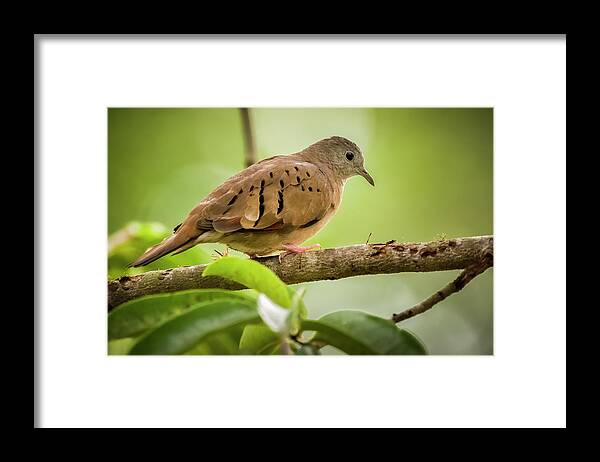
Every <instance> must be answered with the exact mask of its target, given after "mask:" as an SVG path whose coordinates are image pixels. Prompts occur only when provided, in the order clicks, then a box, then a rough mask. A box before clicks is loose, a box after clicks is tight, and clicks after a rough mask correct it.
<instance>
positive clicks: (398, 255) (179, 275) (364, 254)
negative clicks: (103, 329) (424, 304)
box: [108, 236, 493, 311]
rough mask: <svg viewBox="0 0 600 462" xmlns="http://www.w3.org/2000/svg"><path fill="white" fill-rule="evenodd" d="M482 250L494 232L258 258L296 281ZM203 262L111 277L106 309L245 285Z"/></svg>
mask: <svg viewBox="0 0 600 462" xmlns="http://www.w3.org/2000/svg"><path fill="white" fill-rule="evenodd" d="M482 252H487V253H488V254H490V255H491V254H492V253H493V237H492V236H477V237H462V238H454V239H443V240H437V241H431V242H421V243H396V242H395V241H390V242H387V243H385V244H361V245H353V246H348V247H338V248H333V249H324V250H320V251H315V252H307V253H303V254H297V255H289V256H287V257H285V258H284V259H283V261H282V262H281V263H280V262H279V260H278V258H277V256H274V257H265V258H260V259H259V260H258V261H259V262H260V263H262V264H264V265H265V266H266V267H268V268H270V269H271V270H273V271H274V272H275V273H276V274H277V275H278V276H279V277H280V278H281V279H282V280H283V281H284V282H285V283H287V284H298V283H301V282H311V281H319V280H326V279H329V280H333V279H342V278H347V277H351V276H360V275H366V274H389V273H403V272H425V271H446V270H456V269H464V268H468V267H469V266H470V265H473V264H477V263H480V262H481V258H482V257H481V256H482ZM490 264H491V260H490ZM205 267H206V265H198V266H184V267H180V268H173V269H168V270H158V271H149V272H147V273H142V274H139V275H136V276H123V277H121V278H119V279H115V280H113V281H110V282H109V283H108V309H109V311H110V310H111V309H113V308H114V307H116V306H118V305H120V304H121V303H124V302H126V301H129V300H133V299H134V298H138V297H142V296H144V295H151V294H158V293H164V292H175V291H179V290H187V289H201V288H203V289H206V288H221V289H231V290H239V289H243V288H244V287H243V286H241V285H240V284H237V283H235V282H232V281H230V280H227V279H223V278H220V277H216V276H208V277H202V272H203V271H204V268H205ZM473 277H474V276H473ZM459 279H460V276H459ZM469 280H470V279H469ZM469 280H467V281H466V282H468V281H469ZM466 282H465V283H464V284H466ZM464 284H463V286H464ZM450 293H451V292H450ZM448 295H449V294H448ZM446 296H447V295H446ZM438 301H439V300H438Z"/></svg>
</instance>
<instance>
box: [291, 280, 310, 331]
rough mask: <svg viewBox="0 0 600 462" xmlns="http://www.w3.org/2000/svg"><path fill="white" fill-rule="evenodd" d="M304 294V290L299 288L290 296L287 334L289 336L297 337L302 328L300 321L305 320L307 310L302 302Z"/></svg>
mask: <svg viewBox="0 0 600 462" xmlns="http://www.w3.org/2000/svg"><path fill="white" fill-rule="evenodd" d="M304 292H306V289H304V288H300V289H298V290H297V291H295V292H293V294H292V307H291V309H290V311H291V312H290V316H289V318H288V326H289V333H290V334H291V335H298V333H299V332H300V328H301V327H302V320H303V319H306V317H307V315H308V310H307V309H306V305H305V304H304V300H303V297H304Z"/></svg>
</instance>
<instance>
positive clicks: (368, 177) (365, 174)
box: [358, 168, 375, 186]
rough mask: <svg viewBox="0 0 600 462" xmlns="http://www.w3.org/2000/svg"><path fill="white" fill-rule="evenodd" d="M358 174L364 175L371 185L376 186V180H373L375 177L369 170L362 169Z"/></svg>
mask: <svg viewBox="0 0 600 462" xmlns="http://www.w3.org/2000/svg"><path fill="white" fill-rule="evenodd" d="M358 174H359V175H360V176H362V177H363V178H364V179H365V180H367V181H368V182H369V183H370V184H371V186H375V181H374V180H373V177H372V176H371V175H369V172H367V171H366V170H365V169H364V168H363V169H361V170H360V171H359V172H358Z"/></svg>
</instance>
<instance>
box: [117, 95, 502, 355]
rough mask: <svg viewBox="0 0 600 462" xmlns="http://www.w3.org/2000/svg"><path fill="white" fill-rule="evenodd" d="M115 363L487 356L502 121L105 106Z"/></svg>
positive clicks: (454, 115) (420, 112) (413, 113)
mask: <svg viewBox="0 0 600 462" xmlns="http://www.w3.org/2000/svg"><path fill="white" fill-rule="evenodd" d="M106 117H107V140H108V153H107V154H108V155H107V159H108V165H107V171H108V179H107V181H108V185H107V189H108V198H107V199H108V207H107V212H108V217H107V218H108V219H107V223H108V229H107V239H108V247H107V249H108V255H107V284H108V285H107V311H108V315H107V316H108V320H107V326H108V332H107V354H108V355H109V356H116V355H487V356H489V355H493V354H494V307H493V286H494V284H493V234H494V232H493V210H494V208H493V177H494V172H493V164H494V162H493V160H494V159H493V151H494V109H493V107H314V108H313V107H289V108H281V107H278V108H271V107H108V108H107V109H106Z"/></svg>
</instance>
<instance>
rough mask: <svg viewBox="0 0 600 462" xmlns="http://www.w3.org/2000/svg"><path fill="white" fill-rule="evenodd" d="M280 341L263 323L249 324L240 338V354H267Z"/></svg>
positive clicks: (275, 347)
mask: <svg viewBox="0 0 600 462" xmlns="http://www.w3.org/2000/svg"><path fill="white" fill-rule="evenodd" d="M281 341H282V339H281V337H280V336H279V335H277V334H276V333H275V332H273V331H272V330H271V329H270V328H269V327H267V326H265V325H264V324H249V325H247V326H246V327H245V328H244V332H243V334H242V338H241V339H240V354H246V355H268V354H271V353H272V352H273V350H275V349H277V347H278V346H279V344H280V343H281Z"/></svg>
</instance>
